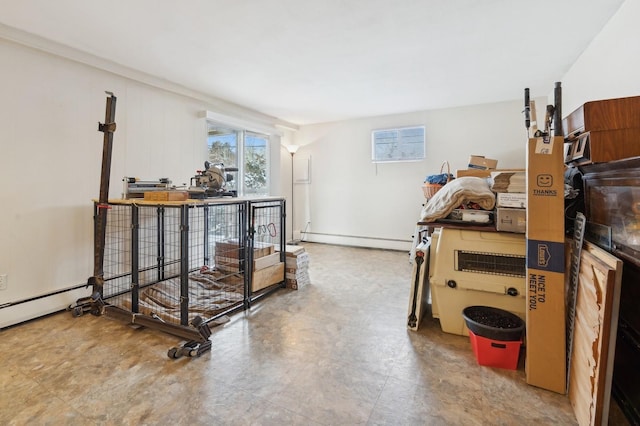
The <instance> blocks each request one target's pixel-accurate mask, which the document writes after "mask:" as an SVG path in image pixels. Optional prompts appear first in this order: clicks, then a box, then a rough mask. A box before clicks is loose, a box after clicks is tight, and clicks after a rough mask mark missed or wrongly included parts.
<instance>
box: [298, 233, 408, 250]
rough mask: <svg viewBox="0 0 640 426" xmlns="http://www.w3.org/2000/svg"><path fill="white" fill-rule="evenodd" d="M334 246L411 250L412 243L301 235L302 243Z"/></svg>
mask: <svg viewBox="0 0 640 426" xmlns="http://www.w3.org/2000/svg"><path fill="white" fill-rule="evenodd" d="M305 241H308V242H310V243H323V244H334V245H339V246H352V247H365V248H377V249H387V250H400V251H404V250H406V251H409V250H411V245H412V241H410V240H395V239H390V238H376V237H359V236H355V235H339V234H324V233H316V232H307V233H303V234H302V242H305Z"/></svg>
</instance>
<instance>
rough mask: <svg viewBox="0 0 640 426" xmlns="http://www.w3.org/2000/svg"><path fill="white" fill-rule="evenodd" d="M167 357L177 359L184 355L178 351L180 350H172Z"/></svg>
mask: <svg viewBox="0 0 640 426" xmlns="http://www.w3.org/2000/svg"><path fill="white" fill-rule="evenodd" d="M167 356H168V357H169V358H171V359H177V358H180V357H181V356H182V353H181V351H179V350H178V348H171V349H169V352H167Z"/></svg>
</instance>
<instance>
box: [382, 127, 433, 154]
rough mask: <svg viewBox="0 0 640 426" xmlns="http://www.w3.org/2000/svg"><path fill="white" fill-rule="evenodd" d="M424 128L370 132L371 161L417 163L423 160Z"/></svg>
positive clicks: (402, 128)
mask: <svg viewBox="0 0 640 426" xmlns="http://www.w3.org/2000/svg"><path fill="white" fill-rule="evenodd" d="M424 129H425V128H424V126H417V127H401V128H397V129H383V130H374V131H373V132H371V160H372V161H373V162H375V163H381V162H390V161H419V160H423V159H424V151H425V147H424V145H425V141H424Z"/></svg>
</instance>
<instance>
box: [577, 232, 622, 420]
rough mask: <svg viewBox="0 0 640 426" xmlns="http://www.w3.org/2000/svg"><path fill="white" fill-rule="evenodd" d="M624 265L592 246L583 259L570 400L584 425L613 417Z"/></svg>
mask: <svg viewBox="0 0 640 426" xmlns="http://www.w3.org/2000/svg"><path fill="white" fill-rule="evenodd" d="M621 279H622V261H620V260H619V259H616V258H615V257H613V256H612V255H610V254H609V253H607V252H605V251H604V250H602V249H600V248H598V247H597V246H595V245H593V244H591V243H588V242H586V243H585V245H584V248H583V250H582V255H581V257H580V278H579V284H578V291H577V297H576V309H575V322H574V324H575V325H574V330H573V348H572V349H573V350H572V352H571V365H570V371H569V374H570V375H569V400H570V401H571V405H572V406H573V410H574V413H575V415H576V419H577V420H578V423H579V424H580V425H581V426H584V425H600V424H603V419H604V420H606V419H607V418H608V415H609V401H610V397H611V377H612V372H613V356H610V351H613V350H614V348H615V338H616V329H617V323H618V307H619V303H620V281H621Z"/></svg>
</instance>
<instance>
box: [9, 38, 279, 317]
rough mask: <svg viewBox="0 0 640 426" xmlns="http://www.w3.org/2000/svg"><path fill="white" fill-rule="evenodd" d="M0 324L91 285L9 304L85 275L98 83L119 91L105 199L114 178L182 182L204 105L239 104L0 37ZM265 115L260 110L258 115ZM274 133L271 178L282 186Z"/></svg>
mask: <svg viewBox="0 0 640 426" xmlns="http://www.w3.org/2000/svg"><path fill="white" fill-rule="evenodd" d="M0 68H2V77H1V78H0V93H2V99H1V100H0V117H1V120H0V121H1V122H2V125H1V126H0V194H1V195H2V198H3V202H2V209H0V235H1V238H0V274H7V275H8V288H7V290H3V291H0V306H2V305H4V304H11V305H13V306H11V307H8V308H4V309H0V327H4V326H7V325H11V324H15V323H18V322H21V321H24V320H27V319H30V318H33V317H36V316H39V315H42V314H46V313H49V312H53V311H57V310H60V309H63V308H64V307H66V306H68V305H69V304H71V303H73V302H75V300H77V299H78V298H79V297H82V296H86V295H88V294H89V291H90V289H81V290H79V291H74V292H63V293H61V294H59V295H56V296H52V297H46V298H44V299H40V300H38V301H33V302H29V303H24V304H16V305H14V304H15V302H18V301H22V300H25V299H30V298H34V297H36V296H39V295H43V294H49V293H52V292H56V291H59V290H62V289H66V288H69V287H72V286H77V285H79V284H83V283H86V281H87V278H88V277H89V276H91V275H93V219H92V215H93V208H92V201H91V200H92V199H95V198H97V197H98V194H99V183H100V170H101V159H102V141H103V134H102V133H101V132H98V122H99V121H100V122H103V121H104V118H105V100H106V95H105V93H104V91H105V90H108V91H112V92H114V94H115V95H116V96H117V98H118V99H117V106H116V117H115V119H116V123H117V130H116V132H115V134H114V144H113V157H112V169H111V185H110V197H112V198H113V197H115V198H119V197H120V195H121V192H122V178H123V177H124V176H136V177H140V178H142V179H157V178H160V177H168V178H170V179H171V180H172V181H173V183H174V184H182V183H187V184H188V183H189V179H190V177H191V176H192V175H193V174H194V173H195V171H196V170H197V169H201V168H202V164H203V161H204V159H205V158H206V127H205V122H204V118H201V115H202V112H203V111H205V110H217V111H218V112H221V113H226V114H232V115H236V116H238V115H239V117H240V118H244V119H247V117H250V118H251V117H256V116H257V114H256V113H255V112H252V111H246V114H244V116H243V114H242V109H241V108H238V107H237V106H234V107H230V108H228V111H224V110H222V111H221V110H220V104H223V102H215V101H212V102H206V101H203V100H202V99H197V98H194V97H190V96H185V95H182V94H177V93H174V92H170V91H167V90H163V89H160V88H158V87H153V86H151V85H149V84H145V83H141V82H139V81H136V80H133V79H131V78H125V77H122V76H119V75H116V74H114V73H111V72H107V71H103V70H100V69H97V68H95V67H92V66H88V65H83V64H81V63H78V62H75V61H72V60H69V59H65V58H63V57H60V56H57V55H52V54H48V53H44V52H42V51H40V50H36V49H32V48H30V47H26V46H24V45H21V44H17V43H14V42H11V41H8V40H6V39H3V38H0ZM263 119H264V120H265V121H266V120H267V119H268V118H267V117H264V118H263ZM279 139H280V138H279V136H274V137H272V138H271V141H272V144H273V146H272V151H271V158H272V167H273V173H272V177H271V182H272V184H273V185H274V186H273V187H274V188H275V191H274V193H273V195H280V194H279V192H280V186H281V176H280V143H279Z"/></svg>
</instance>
